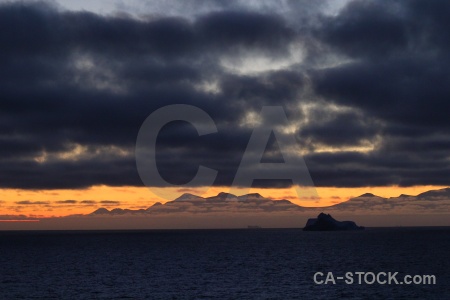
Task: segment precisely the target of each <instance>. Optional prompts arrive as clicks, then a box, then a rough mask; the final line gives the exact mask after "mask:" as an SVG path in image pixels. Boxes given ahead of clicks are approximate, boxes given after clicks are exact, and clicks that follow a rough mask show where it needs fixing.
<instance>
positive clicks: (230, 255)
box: [0, 228, 450, 299]
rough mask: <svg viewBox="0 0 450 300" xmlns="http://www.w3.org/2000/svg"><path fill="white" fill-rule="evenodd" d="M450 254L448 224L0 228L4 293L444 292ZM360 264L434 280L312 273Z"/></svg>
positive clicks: (327, 295) (249, 295)
mask: <svg viewBox="0 0 450 300" xmlns="http://www.w3.org/2000/svg"><path fill="white" fill-rule="evenodd" d="M449 259H450V228H379V229H377V228H373V229H371V228H369V229H366V230H365V231H355V232H303V231H301V230H300V229H240V230H157V231H156V230H151V231H52V232H51V231H40V232H32V231H27V232H0V299H207V298H218V299H300V298H301V299H339V298H342V299H450V277H449V275H450V260H449ZM358 271H361V272H374V273H378V272H386V273H387V272H399V274H398V275H397V279H398V280H399V281H402V279H403V276H404V275H406V274H410V275H416V274H419V275H423V274H431V275H435V276H436V284H435V285H413V284H411V285H405V284H403V285H400V284H398V285H388V284H384V285H382V284H377V283H374V284H365V283H363V284H360V285H359V284H357V279H358V277H357V275H354V280H355V282H354V283H353V284H345V282H344V281H343V280H336V284H332V283H329V284H326V285H325V284H322V285H318V284H315V283H314V280H313V276H314V274H315V273H316V272H322V273H324V274H325V275H326V273H327V272H333V273H334V275H335V276H344V275H345V273H346V272H358ZM322 279H325V276H324V277H323V278H322Z"/></svg>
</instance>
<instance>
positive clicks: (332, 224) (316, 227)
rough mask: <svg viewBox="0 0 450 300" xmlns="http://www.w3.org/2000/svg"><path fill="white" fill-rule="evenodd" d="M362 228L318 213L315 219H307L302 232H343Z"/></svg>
mask: <svg viewBox="0 0 450 300" xmlns="http://www.w3.org/2000/svg"><path fill="white" fill-rule="evenodd" d="M363 229H364V227H362V226H358V225H356V223H355V222H353V221H337V220H335V219H334V218H333V217H332V216H331V215H330V214H324V213H320V214H319V215H318V216H317V218H314V219H308V221H307V222H306V225H305V227H304V228H303V230H304V231H344V230H363Z"/></svg>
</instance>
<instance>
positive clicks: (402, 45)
mask: <svg viewBox="0 0 450 300" xmlns="http://www.w3.org/2000/svg"><path fill="white" fill-rule="evenodd" d="M449 14H450V3H447V2H445V1H433V0H432V1H418V0H412V1H288V0H284V1H281V0H280V1H238V0H234V1H106V0H100V1H69V0H64V1H63V0H60V1H0V208H1V211H2V213H3V214H17V213H20V214H25V215H41V216H53V215H55V216H60V215H67V214H71V213H87V212H90V211H92V210H93V209H95V208H97V207H100V206H107V207H118V206H120V207H128V208H143V207H148V206H149V205H151V204H153V203H154V202H157V201H161V200H163V201H167V200H164V197H163V198H162V197H161V196H160V195H161V193H160V192H158V193H156V194H155V191H157V190H158V191H163V193H165V194H166V195H167V196H166V199H169V198H170V199H173V198H175V197H177V196H179V195H180V194H181V193H183V192H192V193H200V194H202V195H204V196H208V195H214V194H217V193H218V192H219V191H223V190H227V189H229V187H230V185H231V184H232V183H233V179H234V178H235V175H236V172H237V170H238V166H239V164H240V162H241V159H242V157H243V155H244V152H245V149H246V147H247V144H248V142H249V140H250V137H251V136H252V133H253V132H254V131H253V130H254V128H255V127H257V126H259V125H261V124H271V119H270V116H268V117H267V118H266V119H262V118H261V115H260V112H261V110H262V107H264V106H282V107H283V109H284V111H285V113H286V116H287V118H288V120H289V124H284V125H279V124H278V126H279V127H280V126H281V128H279V129H280V132H281V133H282V134H283V135H286V136H290V137H293V138H294V139H295V141H296V143H297V147H295V149H294V148H292V149H291V148H289V149H288V151H289V154H290V155H294V156H296V157H298V158H302V159H304V161H305V163H306V166H307V168H308V173H309V174H310V176H311V179H312V181H313V183H314V186H315V188H316V190H317V194H318V197H313V198H310V199H307V198H297V199H296V198H295V193H294V192H293V187H292V182H290V181H289V180H287V181H286V180H257V181H255V182H254V186H253V189H252V190H255V191H258V192H260V193H261V194H263V195H264V196H266V197H272V198H278V199H280V198H286V199H291V200H292V201H293V202H295V203H298V204H301V205H304V206H325V205H330V204H333V203H335V202H336V201H344V200H347V199H348V198H350V197H354V196H358V195H360V194H363V193H365V192H373V193H376V194H378V195H380V196H398V195H399V194H401V193H406V194H418V193H420V192H423V191H426V190H429V189H433V188H440V187H445V186H449V185H450V184H449V181H450V180H449V178H450V176H449V175H450V159H449V158H450V157H449V155H448V153H449V151H448V150H450V131H449V127H450V118H448V111H450V101H449V96H450V71H449V70H450V59H449V55H448V53H450V52H449V51H450V38H449V36H448V34H447V31H448V28H449V27H450V23H449V22H450V20H449V18H448V15H449ZM173 104H187V105H192V106H195V107H197V108H199V109H201V110H202V111H204V112H206V113H207V114H208V115H209V116H210V117H211V118H212V120H213V121H214V123H215V125H216V127H217V132H216V133H214V134H208V135H204V136H199V135H198V133H197V131H196V129H195V128H194V127H193V126H192V125H191V124H190V123H188V122H183V121H177V122H171V123H169V124H167V125H166V126H164V127H163V128H162V129H161V131H160V132H159V135H158V138H157V141H156V159H157V166H158V170H159V172H160V174H161V176H162V178H164V179H165V180H166V181H167V182H170V183H171V184H172V185H176V186H179V187H178V188H167V187H164V186H158V185H157V186H149V187H148V186H145V185H144V184H143V182H142V180H141V178H140V176H139V173H138V171H137V168H136V159H135V147H136V139H137V136H138V133H139V130H140V128H141V125H142V124H143V122H144V121H145V120H146V118H147V117H148V116H149V115H151V114H152V113H153V112H155V111H156V110H158V109H160V108H162V107H164V106H167V105H173ZM265 160H266V162H281V161H282V160H283V159H282V157H280V152H279V145H278V144H277V141H276V139H275V138H272V137H271V138H270V139H269V144H268V145H267V149H266V151H265ZM199 165H202V166H205V167H208V168H210V169H214V170H217V177H216V180H215V181H214V184H213V187H212V188H210V189H209V190H208V189H207V184H208V183H207V181H201V180H200V181H199V182H197V185H196V186H193V187H189V188H186V187H183V184H185V183H187V182H189V180H190V179H192V178H193V177H194V176H195V174H196V173H197V170H198V166H199ZM244 190H245V189H243V190H242V191H243V192H244Z"/></svg>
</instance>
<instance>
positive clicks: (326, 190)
mask: <svg viewBox="0 0 450 300" xmlns="http://www.w3.org/2000/svg"><path fill="white" fill-rule="evenodd" d="M445 187H446V186H413V187H398V186H389V187H358V188H340V187H317V188H316V190H317V193H318V196H319V198H314V199H299V197H298V196H297V194H296V191H295V189H293V188H286V189H275V188H270V189H265V188H264V189H263V188H252V189H250V190H247V189H238V192H239V193H237V194H238V195H242V194H246V193H259V194H261V195H263V196H264V197H267V198H271V199H274V200H275V199H286V200H289V201H291V202H293V203H295V204H298V205H301V206H308V207H320V206H330V205H333V204H337V203H340V202H344V201H347V200H348V199H350V198H353V197H357V196H359V195H361V194H364V193H373V194H375V195H377V196H381V197H386V198H389V197H397V196H399V195H400V194H409V195H417V194H420V193H422V192H425V191H429V190H433V189H441V188H445ZM229 190H230V188H229V187H212V188H210V189H205V188H159V189H155V188H147V187H111V186H93V187H90V188H87V189H79V190H70V189H60V190H21V189H0V219H1V215H26V216H31V217H36V218H42V217H52V216H66V215H73V214H87V213H91V212H92V211H94V210H96V209H97V208H99V207H105V208H108V209H113V208H117V207H120V208H128V209H141V208H143V209H146V208H148V207H149V206H151V205H153V204H154V203H156V202H161V203H165V202H167V201H171V200H173V199H175V198H177V197H179V196H180V195H182V194H183V193H192V194H196V195H199V196H202V197H211V196H215V195H217V194H218V193H220V192H229ZM152 191H154V192H156V194H155V193H153V192H152ZM161 194H163V195H164V197H161V196H158V195H161ZM3 219H4V218H3Z"/></svg>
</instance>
